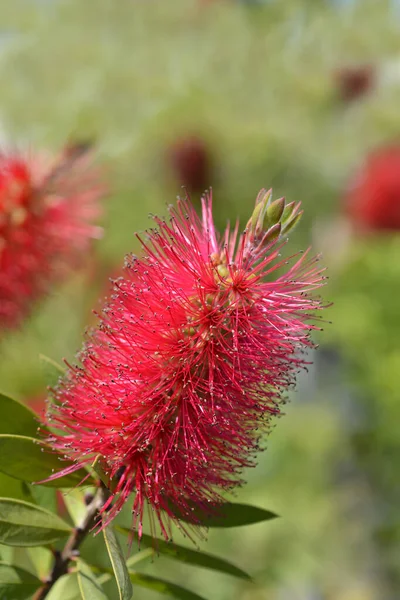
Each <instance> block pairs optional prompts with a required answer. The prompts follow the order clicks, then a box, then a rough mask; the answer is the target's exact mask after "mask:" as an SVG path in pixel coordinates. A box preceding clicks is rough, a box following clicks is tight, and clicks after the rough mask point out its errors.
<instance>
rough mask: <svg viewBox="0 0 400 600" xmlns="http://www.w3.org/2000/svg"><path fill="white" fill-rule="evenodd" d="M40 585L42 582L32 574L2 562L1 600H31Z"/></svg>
mask: <svg viewBox="0 0 400 600" xmlns="http://www.w3.org/2000/svg"><path fill="white" fill-rule="evenodd" d="M40 583H41V582H40V580H39V579H38V578H37V577H35V576H34V575H32V573H29V572H28V571H25V570H24V569H20V568H19V567H16V566H14V565H9V564H7V563H5V562H0V598H1V600H11V599H12V600H29V598H31V596H32V594H33V592H34V591H35V590H37V588H38V587H39V586H40Z"/></svg>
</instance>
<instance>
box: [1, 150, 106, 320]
mask: <svg viewBox="0 0 400 600" xmlns="http://www.w3.org/2000/svg"><path fill="white" fill-rule="evenodd" d="M89 150H90V148H88V147H85V148H84V147H83V146H82V144H79V145H71V144H70V145H68V146H66V147H65V149H64V150H63V151H62V152H61V153H60V154H59V155H58V156H56V157H50V156H47V155H44V154H29V153H25V154H24V153H17V152H10V153H7V152H5V151H3V152H0V328H10V327H15V326H16V325H18V324H19V322H20V321H21V319H22V318H24V317H25V316H26V315H27V314H28V313H29V311H30V309H31V307H32V305H33V303H34V302H36V301H37V300H38V299H39V298H40V297H41V296H42V295H43V294H44V293H45V292H46V291H47V290H48V288H49V286H50V284H52V283H54V282H56V281H59V280H61V279H62V278H63V277H64V276H65V274H66V272H67V271H68V269H69V268H70V267H71V266H74V267H75V266H77V265H79V264H80V262H81V260H82V256H85V253H86V252H87V250H88V248H89V244H90V241H91V239H92V238H97V237H99V236H100V234H101V229H100V228H99V227H97V226H96V225H95V221H96V220H97V218H98V216H99V213H100V206H99V202H98V201H99V198H100V196H101V195H102V194H103V191H104V190H103V186H102V185H101V183H100V178H99V174H98V172H97V170H95V169H94V168H93V166H92V164H91V163H92V157H91V153H90V152H89Z"/></svg>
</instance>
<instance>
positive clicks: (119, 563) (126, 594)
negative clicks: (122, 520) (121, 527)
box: [103, 525, 132, 600]
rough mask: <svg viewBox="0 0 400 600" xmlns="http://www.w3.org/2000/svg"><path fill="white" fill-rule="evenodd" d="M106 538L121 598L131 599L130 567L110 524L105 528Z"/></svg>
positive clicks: (124, 599) (121, 599) (122, 599)
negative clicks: (127, 565)
mask: <svg viewBox="0 0 400 600" xmlns="http://www.w3.org/2000/svg"><path fill="white" fill-rule="evenodd" d="M103 535H104V540H105V542H106V546H107V551H108V555H109V557H110V561H111V564H112V568H113V571H114V574H115V579H116V582H117V587H118V593H119V598H120V600H131V598H132V584H131V581H130V579H129V573H128V569H127V567H126V562H125V559H124V556H123V554H122V550H121V546H120V544H119V541H118V539H117V536H116V535H115V532H114V529H113V528H112V527H111V526H110V525H108V526H107V527H104V529H103Z"/></svg>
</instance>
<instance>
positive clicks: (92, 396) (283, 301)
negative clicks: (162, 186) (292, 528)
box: [48, 190, 323, 538]
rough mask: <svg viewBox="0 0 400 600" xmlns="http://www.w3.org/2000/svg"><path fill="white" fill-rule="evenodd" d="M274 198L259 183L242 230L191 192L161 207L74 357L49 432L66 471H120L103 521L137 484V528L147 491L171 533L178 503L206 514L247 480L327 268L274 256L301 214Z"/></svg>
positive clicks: (291, 377) (297, 358)
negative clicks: (95, 464)
mask: <svg viewBox="0 0 400 600" xmlns="http://www.w3.org/2000/svg"><path fill="white" fill-rule="evenodd" d="M270 200H271V193H269V192H267V193H266V192H265V191H264V190H263V191H262V192H261V193H260V195H259V197H258V199H257V203H256V208H255V210H254V213H253V215H252V217H251V219H250V221H249V223H248V225H247V228H246V230H245V232H244V233H243V234H242V235H241V236H238V226H236V228H235V229H234V230H233V231H231V230H230V229H229V227H227V229H226V231H225V234H224V236H223V237H222V238H220V237H219V236H218V235H217V233H216V231H215V228H214V223H213V218H212V212H211V197H206V198H203V201H202V202H203V219H202V221H201V220H200V219H199V218H198V217H197V215H196V213H195V212H194V210H193V208H192V206H191V205H190V203H189V201H183V200H179V201H178V206H177V208H176V209H174V208H171V209H170V215H171V219H170V221H169V222H166V221H163V220H160V219H158V218H155V222H156V224H157V226H158V229H156V230H152V231H150V232H149V235H148V239H147V240H146V241H143V242H142V243H143V251H144V255H143V256H142V258H136V257H134V256H128V257H127V259H126V265H125V269H124V272H123V276H122V277H120V278H119V279H117V280H116V281H115V283H114V290H113V295H112V297H111V299H110V300H109V302H108V303H107V305H106V306H105V308H104V310H103V311H102V314H101V315H100V324H99V326H98V327H97V328H96V329H94V330H93V331H92V332H91V333H90V335H89V339H88V341H87V343H86V345H85V347H84V349H83V350H82V352H81V354H80V356H79V359H80V366H79V367H77V366H76V367H69V371H68V372H67V375H66V377H65V378H64V380H63V381H62V382H61V383H60V384H59V386H58V387H57V388H56V389H55V390H54V396H55V398H54V399H55V402H54V403H52V405H51V407H50V412H49V415H48V418H49V423H50V424H51V426H52V427H53V428H56V430H58V431H59V434H58V435H54V436H52V437H51V438H50V440H49V441H50V443H51V444H52V445H53V447H54V448H56V449H58V450H60V451H61V452H62V454H64V455H65V454H66V455H68V456H69V457H70V458H72V459H73V460H74V461H75V464H74V465H72V466H71V467H69V468H67V469H66V470H64V471H63V472H62V473H65V472H68V471H71V470H74V469H75V468H76V469H77V468H79V467H80V466H82V465H85V464H89V463H90V462H91V461H93V460H94V458H95V457H99V459H100V460H101V463H102V464H103V466H104V468H105V470H106V471H108V473H109V475H110V477H111V478H114V481H115V484H114V485H113V486H111V487H112V488H113V492H112V496H111V498H110V500H109V503H111V501H113V505H112V508H111V510H110V512H109V513H108V516H107V518H106V520H107V522H108V521H109V520H110V519H112V518H113V517H114V515H115V514H116V513H117V512H118V511H119V510H120V508H121V507H122V505H123V504H124V502H125V501H126V500H127V498H128V496H129V495H130V494H131V493H134V494H135V499H134V501H133V514H134V526H135V524H136V523H137V522H138V523H139V537H140V535H141V527H142V526H141V523H142V517H143V512H144V507H145V505H146V503H147V504H148V505H150V507H151V509H152V511H154V513H155V515H156V517H157V518H158V521H159V523H160V525H161V529H162V532H163V535H164V536H165V537H166V538H168V537H169V535H170V519H169V518H171V519H175V518H176V514H177V512H178V513H179V514H180V515H183V516H184V517H185V519H189V520H190V519H191V520H192V522H193V524H201V523H198V517H196V516H195V515H196V512H193V508H194V509H198V510H199V511H200V512H201V511H203V513H204V511H207V510H209V509H210V506H213V503H215V502H218V501H219V500H220V499H221V496H220V494H221V493H222V492H224V491H226V490H232V489H234V488H235V487H237V486H239V485H240V484H241V483H242V477H241V473H242V470H243V468H244V467H249V466H253V465H254V456H255V453H256V452H257V451H258V450H259V444H260V440H261V436H262V434H263V433H265V431H267V430H268V428H269V426H270V423H271V419H272V417H274V416H276V415H279V413H280V406H281V404H282V403H283V394H284V392H285V391H286V390H287V389H288V388H289V387H290V386H292V385H293V384H294V382H295V375H296V372H297V371H298V369H299V368H301V367H302V366H303V365H304V364H305V361H304V358H303V357H302V354H301V353H302V350H304V349H305V348H308V347H311V346H312V342H311V341H310V338H309V333H310V330H312V329H313V328H315V326H313V325H310V324H309V321H310V319H311V318H312V314H314V313H313V311H314V310H315V309H318V308H320V301H319V300H318V299H317V298H314V297H313V296H312V290H314V289H316V288H318V287H319V286H320V285H321V284H322V280H323V277H322V276H321V272H320V271H319V270H318V268H317V267H316V264H315V263H316V261H317V258H314V259H311V260H308V259H307V258H306V255H303V256H301V257H300V258H298V259H296V261H295V262H294V264H292V266H290V267H286V265H287V264H288V262H287V261H286V260H283V259H280V258H279V256H280V255H279V249H280V247H281V245H282V244H281V243H280V242H279V239H280V238H279V236H280V234H281V233H283V234H285V233H286V232H287V231H289V229H290V228H291V227H292V226H294V225H295V224H296V222H297V221H298V219H299V217H300V215H301V213H300V212H299V205H295V204H294V203H291V204H289V205H287V206H285V202H284V199H283V198H282V199H280V200H276V201H275V202H273V203H271V201H270ZM283 267H285V268H286V269H287V270H286V272H285V273H284V274H280V275H276V278H275V279H273V275H274V274H275V272H276V271H277V269H281V268H283ZM62 473H58V474H56V475H54V476H52V477H51V478H56V477H58V476H60V475H61V474H62ZM210 503H211V504H210ZM107 508H109V504H106V506H105V508H104V510H107ZM151 514H152V513H150V515H151ZM197 514H198V513H197Z"/></svg>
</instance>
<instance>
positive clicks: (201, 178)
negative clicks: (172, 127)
mask: <svg viewBox="0 0 400 600" xmlns="http://www.w3.org/2000/svg"><path fill="white" fill-rule="evenodd" d="M168 162H169V163H170V165H171V168H172V171H173V173H174V175H175V177H176V179H177V181H178V183H179V184H180V185H183V186H185V187H186V188H187V190H188V193H189V194H202V193H203V192H204V190H205V189H206V188H208V187H209V186H210V185H212V184H213V183H214V182H213V181H212V178H213V164H212V162H213V161H212V156H211V153H210V149H209V147H208V145H207V144H206V142H205V141H204V140H202V139H201V138H200V137H197V136H195V135H190V136H188V137H182V138H180V139H178V140H177V141H176V142H175V143H174V144H173V145H172V146H171V147H170V148H169V149H168Z"/></svg>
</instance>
